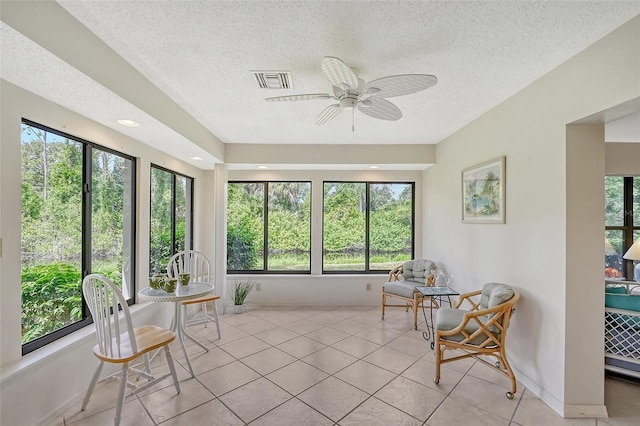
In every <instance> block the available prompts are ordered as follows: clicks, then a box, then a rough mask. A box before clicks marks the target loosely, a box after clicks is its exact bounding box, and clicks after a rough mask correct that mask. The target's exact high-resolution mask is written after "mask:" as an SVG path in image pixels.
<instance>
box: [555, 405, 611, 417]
mask: <svg viewBox="0 0 640 426" xmlns="http://www.w3.org/2000/svg"><path fill="white" fill-rule="evenodd" d="M585 417H587V418H593V417H596V418H599V419H606V418H608V417H609V413H608V412H607V407H605V406H604V405H571V404H565V405H564V418H565V419H582V418H585Z"/></svg>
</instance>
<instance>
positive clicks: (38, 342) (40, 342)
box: [20, 117, 137, 356]
mask: <svg viewBox="0 0 640 426" xmlns="http://www.w3.org/2000/svg"><path fill="white" fill-rule="evenodd" d="M21 125H27V126H30V127H35V128H37V129H40V130H42V131H45V132H48V133H54V134H56V135H58V136H62V137H64V138H67V139H71V140H73V141H75V142H78V143H81V144H82V227H81V229H82V231H81V232H82V237H81V240H82V248H81V250H82V253H81V266H80V269H81V274H82V279H84V277H86V276H87V275H89V274H90V273H91V271H90V269H91V268H90V265H91V263H92V238H91V237H92V207H93V200H92V192H91V189H92V171H93V155H92V154H93V150H94V149H97V150H100V151H104V152H107V153H109V154H113V155H117V156H119V157H122V158H124V159H126V160H129V161H130V162H131V178H132V185H131V188H129V191H130V194H129V196H130V197H131V199H132V200H136V199H137V198H136V196H137V192H136V187H137V184H136V181H137V160H136V158H135V157H133V156H131V155H127V154H124V153H122V152H119V151H116V150H114V149H111V148H108V147H105V146H102V145H99V144H97V143H95V142H91V141H88V140H86V139H83V138H80V137H78V136H74V135H71V134H69V133H66V132H63V131H60V130H56V129H53V128H51V127H49V126H45V125H43V124H40V123H37V122H35V121H32V120H29V119H27V118H24V117H22V119H21ZM136 215H137V212H136V203H135V202H134V203H131V212H130V217H131V231H130V235H129V241H131V247H130V253H131V255H130V260H131V262H130V264H131V267H130V270H131V271H135V270H136V220H135V218H136ZM21 232H22V231H21ZM130 278H131V288H130V290H131V297H130V298H128V299H127V304H128V305H129V306H131V305H133V304H134V303H135V290H136V288H137V283H136V274H135V273H132V274H131V277H130ZM80 297H81V299H82V318H81V319H80V320H79V321H76V322H74V323H72V324H69V325H66V326H64V327H61V328H59V329H57V330H54V331H51V332H50V333H47V334H45V335H43V336H40V337H38V338H36V339H34V340H32V341H30V342H27V343H23V344H22V356H24V355H27V354H28V353H31V352H33V351H35V350H36V349H40V348H42V347H44V346H46V345H48V344H49V343H52V342H54V341H56V340H58V339H60V338H62V337H64V336H67V335H69V334H71V333H73V332H74V331H77V330H80V329H82V328H84V327H86V326H87V325H90V324H92V323H93V318H92V317H91V313H90V312H89V308H88V306H87V303H86V301H85V298H84V294H83V293H82V282H80ZM20 303H21V305H22V300H21V301H20Z"/></svg>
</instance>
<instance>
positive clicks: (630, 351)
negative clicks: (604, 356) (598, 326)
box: [604, 308, 640, 360]
mask: <svg viewBox="0 0 640 426" xmlns="http://www.w3.org/2000/svg"><path fill="white" fill-rule="evenodd" d="M604 322H605V336H604V348H605V353H609V354H613V355H619V356H622V357H624V358H626V359H629V358H630V359H631V360H640V312H633V311H624V310H620V309H611V308H606V309H605V313H604Z"/></svg>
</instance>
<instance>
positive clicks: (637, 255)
mask: <svg viewBox="0 0 640 426" xmlns="http://www.w3.org/2000/svg"><path fill="white" fill-rule="evenodd" d="M622 257H624V258H625V259H629V260H640V238H638V239H637V240H636V242H635V243H633V244H632V245H631V247H629V250H627V252H626V253H625V254H624V256H622Z"/></svg>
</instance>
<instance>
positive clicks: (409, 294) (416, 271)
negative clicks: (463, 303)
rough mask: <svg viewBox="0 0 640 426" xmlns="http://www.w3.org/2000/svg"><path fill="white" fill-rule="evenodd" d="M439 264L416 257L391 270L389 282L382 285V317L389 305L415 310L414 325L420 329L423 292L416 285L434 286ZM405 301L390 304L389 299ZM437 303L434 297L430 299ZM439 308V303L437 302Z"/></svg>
mask: <svg viewBox="0 0 640 426" xmlns="http://www.w3.org/2000/svg"><path fill="white" fill-rule="evenodd" d="M436 270H437V265H436V264H435V262H434V261H432V260H428V259H414V260H409V261H407V262H404V263H403V264H402V265H398V266H396V267H395V268H393V269H392V270H391V272H389V278H388V280H387V283H385V284H384V285H383V286H382V319H383V320H384V312H385V308H387V307H402V308H405V309H406V310H407V311H408V310H409V308H411V310H412V311H413V327H414V328H415V329H416V330H417V329H418V306H421V305H422V300H423V298H422V294H421V293H420V292H418V291H416V286H432V285H433V284H434V283H435V272H436ZM389 298H394V299H400V300H401V301H403V303H402V304H390V303H388V302H387V299H389ZM428 301H429V302H431V303H436V302H435V301H434V300H432V298H429V300H428ZM436 308H437V304H436Z"/></svg>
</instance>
